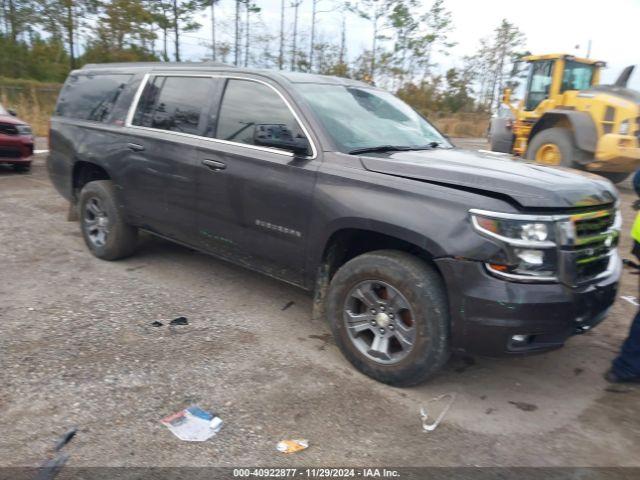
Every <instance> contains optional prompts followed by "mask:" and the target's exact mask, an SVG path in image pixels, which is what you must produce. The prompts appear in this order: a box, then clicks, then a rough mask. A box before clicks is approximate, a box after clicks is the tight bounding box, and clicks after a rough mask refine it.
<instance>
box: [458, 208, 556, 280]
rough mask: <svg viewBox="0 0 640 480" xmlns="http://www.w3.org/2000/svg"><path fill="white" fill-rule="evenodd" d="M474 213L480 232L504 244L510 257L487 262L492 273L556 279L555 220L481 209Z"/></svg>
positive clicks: (519, 277) (525, 278) (509, 276)
mask: <svg viewBox="0 0 640 480" xmlns="http://www.w3.org/2000/svg"><path fill="white" fill-rule="evenodd" d="M470 213H471V222H472V224H473V226H474V228H475V229H476V231H478V232H479V233H480V234H482V235H485V236H487V237H490V238H493V239H496V240H498V241H499V242H501V243H502V245H503V249H504V252H505V254H506V255H505V256H503V257H502V258H500V259H496V260H495V261H489V262H487V268H488V269H489V270H490V271H491V272H493V273H495V274H497V275H499V276H503V277H507V278H514V279H521V280H532V281H555V280H556V275H557V263H558V258H557V251H556V248H555V246H556V223H555V222H554V221H553V220H552V219H545V218H544V217H536V216H529V217H527V216H523V215H509V214H501V213H493V212H485V211H480V210H471V212H470ZM547 218H548V217H547Z"/></svg>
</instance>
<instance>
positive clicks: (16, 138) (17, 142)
mask: <svg viewBox="0 0 640 480" xmlns="http://www.w3.org/2000/svg"><path fill="white" fill-rule="evenodd" d="M32 157H33V137H31V136H29V135H2V134H0V163H21V164H24V163H31V160H32Z"/></svg>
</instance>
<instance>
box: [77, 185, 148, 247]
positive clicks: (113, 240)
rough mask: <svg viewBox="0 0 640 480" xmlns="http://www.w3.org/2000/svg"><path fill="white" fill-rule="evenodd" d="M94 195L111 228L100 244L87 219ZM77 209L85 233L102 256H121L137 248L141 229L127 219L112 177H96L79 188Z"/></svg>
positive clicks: (84, 235) (86, 238)
mask: <svg viewBox="0 0 640 480" xmlns="http://www.w3.org/2000/svg"><path fill="white" fill-rule="evenodd" d="M94 198H95V199H98V200H99V202H100V205H101V206H102V208H103V209H104V210H105V213H106V217H107V219H108V229H109V232H108V234H107V236H106V242H105V244H104V245H102V246H97V245H96V244H95V243H94V242H92V241H91V239H90V235H89V230H88V227H87V223H86V221H85V209H86V208H87V203H88V202H89V201H91V200H92V199H94ZM78 212H79V215H80V230H81V231H82V236H83V238H84V241H85V243H86V245H87V247H88V248H89V250H90V251H91V253H92V254H93V255H95V256H96V257H98V258H100V259H102V260H118V259H121V258H124V257H127V256H129V255H131V254H132V253H133V252H134V251H135V249H136V244H137V240H138V229H137V228H135V227H132V226H131V225H128V224H127V223H125V221H124V219H123V216H122V213H121V212H120V209H119V208H118V206H117V203H116V197H115V195H114V188H113V184H112V183H111V180H96V181H93V182H89V183H87V184H86V185H85V186H84V187H83V188H82V191H81V192H80V198H79V201H78Z"/></svg>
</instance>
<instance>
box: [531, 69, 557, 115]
mask: <svg viewBox="0 0 640 480" xmlns="http://www.w3.org/2000/svg"><path fill="white" fill-rule="evenodd" d="M552 73H553V61H549V60H544V61H540V62H534V63H533V64H532V65H531V71H530V73H529V81H528V83H527V101H526V104H525V108H526V110H529V111H531V110H535V109H536V108H537V107H538V105H540V102H542V101H543V100H546V99H547V98H549V91H550V90H551V80H552V78H551V75H552Z"/></svg>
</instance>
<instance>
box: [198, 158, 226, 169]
mask: <svg viewBox="0 0 640 480" xmlns="http://www.w3.org/2000/svg"><path fill="white" fill-rule="evenodd" d="M202 164H203V165H204V166H205V167H207V168H209V169H211V170H213V171H214V172H218V171H220V170H224V169H225V168H227V165H226V164H224V163H222V162H218V161H216V160H209V159H206V160H203V161H202Z"/></svg>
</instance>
